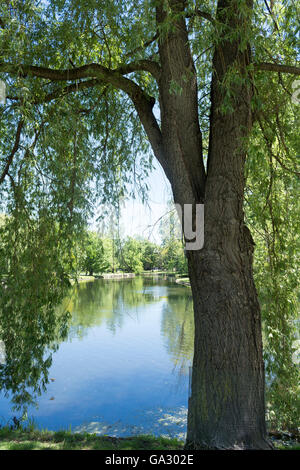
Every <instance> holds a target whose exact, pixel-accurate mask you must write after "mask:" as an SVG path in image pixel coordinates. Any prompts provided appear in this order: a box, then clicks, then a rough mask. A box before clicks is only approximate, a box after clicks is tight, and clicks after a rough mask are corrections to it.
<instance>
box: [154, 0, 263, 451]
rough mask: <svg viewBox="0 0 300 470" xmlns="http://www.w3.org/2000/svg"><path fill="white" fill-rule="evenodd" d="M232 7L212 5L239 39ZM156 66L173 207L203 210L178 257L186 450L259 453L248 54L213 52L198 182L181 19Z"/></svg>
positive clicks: (233, 46) (176, 6)
mask: <svg viewBox="0 0 300 470" xmlns="http://www.w3.org/2000/svg"><path fill="white" fill-rule="evenodd" d="M170 4H171V5H172V8H173V12H175V13H178V12H179V11H183V9H184V7H185V2H184V1H182V2H178V1H174V2H172V1H171V2H170ZM234 4H235V2H232V1H228V0H220V1H219V3H218V13H217V14H218V19H219V20H220V21H224V23H225V24H226V26H227V27H230V28H231V32H232V31H233V30H236V31H241V32H242V31H243V29H241V28H243V27H247V26H248V25H247V24H245V22H246V21H247V20H248V21H250V16H249V17H248V18H245V17H243V16H242V19H241V17H240V16H238V15H237V12H236V11H234ZM228 7H229V8H232V7H233V9H230V11H229V9H228ZM225 8H227V10H226V12H225V10H224V9H225ZM224 12H225V15H224ZM165 15H166V13H165V12H164V10H163V9H162V8H161V9H160V8H158V9H157V21H158V23H161V22H163V21H164V19H165ZM249 15H251V4H250V2H249ZM224 31H225V33H226V32H228V30H226V29H225V30H224ZM160 59H161V67H162V71H161V79H160V84H159V85H160V105H161V122H162V129H161V130H162V139H163V144H164V152H165V154H166V156H167V161H168V165H167V171H168V173H169V179H170V182H171V185H172V190H173V194H174V200H175V202H176V203H179V204H181V205H183V204H186V203H190V204H191V203H192V204H195V203H201V202H204V204H205V242H204V248H203V249H202V250H200V251H189V252H187V255H188V265H189V275H190V280H191V287H192V293H193V300H194V317H195V347H194V362H193V374H192V394H191V397H190V400H189V411H188V432H187V441H186V448H192V449H201V448H206V449H235V448H236V449H238V448H240V449H249V448H250V449H251V448H256V449H268V448H270V445H269V443H268V442H267V439H266V427H265V405H264V365H263V358H262V339H261V320H260V307H259V303H258V300H257V293H256V290H255V285H254V281H253V275H252V254H253V241H252V238H251V234H250V232H249V230H248V229H247V227H246V226H245V225H244V214H243V194H244V163H245V143H246V139H247V137H248V135H249V132H250V130H251V111H250V109H251V107H250V99H251V87H250V86H249V81H248V80H246V76H247V70H246V66H247V65H248V64H249V61H250V56H249V48H248V47H246V48H245V49H244V50H241V47H240V40H239V38H238V37H237V39H235V40H232V41H228V40H227V41H226V40H222V38H221V40H220V41H219V43H218V44H217V46H216V50H215V54H214V59H213V70H214V73H213V79H212V87H211V101H212V105H211V118H210V143H209V156H208V167H207V174H206V175H205V170H204V167H203V158H202V142H201V140H202V139H201V132H200V129H199V124H198V112H197V82H196V73H195V69H194V65H193V61H192V57H191V52H190V49H189V45H188V36H187V31H186V25H185V20H184V19H183V18H182V19H179V20H178V21H177V24H176V28H175V29H173V30H172V32H169V33H168V34H167V35H166V36H165V37H164V38H163V39H162V40H161V42H160ZM231 67H234V68H235V70H236V71H235V73H236V74H239V76H240V77H244V78H245V80H244V81H241V82H240V84H239V85H235V87H234V90H233V92H234V97H233V102H232V106H233V107H234V109H233V110H232V111H231V112H229V113H227V114H225V115H224V114H222V113H221V111H220V106H221V105H222V104H223V100H224V91H223V88H222V79H223V78H224V75H225V74H226V73H227V72H228V70H229V69H230V68H231ZM172 81H173V82H176V83H177V84H178V85H179V86H180V87H181V93H180V94H178V95H173V94H170V91H169V89H170V83H171V82H172Z"/></svg>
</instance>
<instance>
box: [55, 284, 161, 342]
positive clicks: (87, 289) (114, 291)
mask: <svg viewBox="0 0 300 470" xmlns="http://www.w3.org/2000/svg"><path fill="white" fill-rule="evenodd" d="M152 283H153V281H152V280H148V279H147V280H145V279H143V278H141V277H137V278H133V279H121V280H118V279H110V280H107V281H103V280H100V281H95V282H87V283H81V284H79V285H78V286H76V287H75V288H74V294H73V295H72V297H71V299H70V300H66V301H65V304H64V305H65V306H66V305H67V308H68V310H69V311H70V312H71V313H72V325H71V328H70V331H69V338H72V337H83V336H84V335H85V334H87V332H86V330H87V328H90V327H93V326H100V325H101V324H103V323H104V322H105V323H106V325H107V327H108V328H109V329H110V330H111V331H112V332H116V331H117V329H118V328H121V327H122V325H123V323H124V321H125V320H126V317H128V316H130V315H132V313H133V309H136V314H138V308H139V307H140V306H142V305H145V304H147V303H152V302H154V301H155V300H157V298H156V297H155V295H154V294H153V293H151V292H145V288H146V287H147V286H148V285H151V284H152Z"/></svg>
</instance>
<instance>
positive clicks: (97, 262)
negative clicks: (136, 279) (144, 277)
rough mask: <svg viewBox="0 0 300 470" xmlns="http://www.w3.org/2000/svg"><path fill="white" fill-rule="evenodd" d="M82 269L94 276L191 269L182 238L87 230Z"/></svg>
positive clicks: (81, 254) (80, 259) (80, 258)
mask: <svg viewBox="0 0 300 470" xmlns="http://www.w3.org/2000/svg"><path fill="white" fill-rule="evenodd" d="M78 269H79V270H80V271H82V272H84V273H86V274H88V275H90V276H92V275H93V274H95V273H105V272H116V271H119V270H121V271H124V272H132V273H141V272H142V271H153V270H163V271H174V272H177V273H181V274H183V273H187V263H186V257H185V254H184V250H183V245H182V242H181V240H178V239H173V238H169V239H165V240H163V242H162V243H161V244H157V243H153V242H151V241H149V240H147V239H143V238H141V237H136V238H134V237H127V238H125V239H115V238H106V237H101V236H100V235H99V234H97V233H96V232H93V231H87V232H86V233H85V236H84V239H83V242H82V244H81V245H80V247H79V249H78Z"/></svg>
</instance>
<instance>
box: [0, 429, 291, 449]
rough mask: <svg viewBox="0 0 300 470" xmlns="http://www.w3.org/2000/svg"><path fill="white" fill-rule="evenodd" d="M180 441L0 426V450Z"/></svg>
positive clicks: (169, 445) (179, 445)
mask: <svg viewBox="0 0 300 470" xmlns="http://www.w3.org/2000/svg"><path fill="white" fill-rule="evenodd" d="M271 440H272V441H273V444H274V448H275V449H276V450H300V444H299V443H296V442H295V441H284V440H273V439H272V437H271ZM183 446H184V442H183V441H180V440H177V439H170V438H165V437H155V436H150V435H144V436H141V435H140V436H133V437H110V436H97V435H95V434H87V433H84V434H72V433H71V432H70V431H56V432H52V431H38V430H35V429H29V430H28V429H27V430H26V429H22V428H21V429H15V430H12V429H10V428H9V427H4V428H0V451H1V450H114V451H128V450H183Z"/></svg>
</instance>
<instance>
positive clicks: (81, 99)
mask: <svg viewBox="0 0 300 470" xmlns="http://www.w3.org/2000/svg"><path fill="white" fill-rule="evenodd" d="M165 6H166V8H168V2H165ZM154 7H155V0H133V1H126V2H124V1H121V0H114V1H111V0H110V1H108V0H103V1H101V2H100V1H98V0H53V1H51V2H50V1H49V2H47V1H43V2H40V1H36V0H14V1H8V0H7V1H3V2H1V5H0V79H2V80H4V81H5V83H6V87H7V99H6V104H5V105H0V189H1V191H0V211H1V212H2V213H5V217H3V218H2V219H1V223H0V234H1V241H0V268H1V273H3V275H4V276H3V281H2V283H1V284H0V337H1V338H2V340H3V341H4V343H5V345H6V352H7V358H10V360H9V361H8V363H7V364H6V366H5V368H3V367H2V369H1V371H2V375H1V379H0V384H1V386H2V387H7V389H9V390H12V391H13V393H15V395H16V396H18V397H19V398H16V402H18V403H21V402H22V400H23V401H24V402H25V401H26V400H25V398H26V397H25V395H26V393H25V389H26V386H27V385H28V386H30V387H32V388H35V387H36V391H37V392H39V391H40V388H41V386H40V382H39V380H40V379H41V380H42V383H44V384H45V383H46V382H47V374H46V370H47V367H48V366H49V361H50V359H49V361H48V362H47V359H45V351H46V350H47V348H48V347H49V345H50V348H51V347H55V346H54V345H55V344H57V342H58V341H59V340H60V339H61V338H63V336H64V334H65V331H66V327H67V323H68V315H67V314H63V315H61V316H57V315H56V314H55V306H56V305H57V304H58V303H59V302H60V301H61V299H62V298H63V296H64V294H65V292H66V289H67V286H68V279H69V275H70V274H72V275H76V270H77V264H76V250H77V246H78V244H80V237H81V235H82V233H83V227H84V226H85V224H86V221H87V219H88V217H89V216H90V215H91V214H92V213H93V211H94V210H95V208H96V207H97V205H98V204H99V203H106V202H110V203H115V204H116V205H117V204H118V200H119V198H120V197H121V196H124V195H126V194H132V192H133V191H135V192H136V191H139V192H140V194H141V195H142V197H145V196H146V192H147V191H146V190H147V185H146V183H145V181H144V179H145V177H146V176H147V174H148V173H149V171H151V168H152V157H151V153H150V150H149V144H148V142H147V140H146V137H145V134H144V132H143V130H142V128H141V124H140V121H139V118H138V116H137V113H136V111H135V109H134V107H133V105H132V102H131V100H130V99H129V98H128V96H127V95H126V94H125V92H124V90H123V91H122V87H121V89H120V88H116V87H115V86H114V77H110V80H106V81H105V80H103V79H100V78H97V77H96V78H91V79H88V78H83V79H82V78H76V76H73V75H72V71H75V70H77V69H78V67H83V66H86V64H92V63H98V64H99V63H100V64H101V65H102V66H104V67H107V68H108V69H110V70H115V71H116V72H115V75H116V76H117V75H118V76H117V78H115V80H117V79H118V80H119V78H120V77H119V76H120V75H121V76H122V78H124V76H128V75H130V77H131V78H132V79H133V80H134V81H135V82H136V83H137V84H138V85H140V86H141V87H142V88H143V90H144V91H145V93H146V94H147V95H148V96H152V97H154V98H155V99H156V101H158V90H157V85H156V82H155V80H153V77H152V75H151V73H149V71H147V70H146V71H145V70H144V68H143V67H142V66H141V67H140V68H139V66H138V65H137V64H141V65H142V64H143V65H145V61H150V60H151V61H152V62H154V63H155V62H156V61H157V60H158V56H157V41H158V37H159V35H163V34H164V33H165V31H167V30H169V28H172V22H171V20H170V23H168V22H166V24H163V25H162V26H161V29H160V31H159V32H158V33H157V32H156V25H155V13H154ZM238 8H239V9H240V11H241V14H242V13H243V8H246V6H245V2H244V1H243V0H241V1H240V2H238ZM215 9H216V1H215V0H206V1H199V0H195V1H192V0H191V1H189V2H187V8H186V14H187V21H188V27H189V38H190V43H191V48H192V53H193V58H194V63H195V67H196V69H197V78H198V89H199V117H200V125H201V129H202V133H203V145H204V150H206V151H207V149H208V138H209V117H210V116H209V109H210V79H211V73H212V68H211V67H212V65H211V61H212V54H213V48H214V46H215V44H217V43H218V37H219V35H220V33H221V28H222V27H223V26H222V24H221V23H218V22H217V21H216V20H214V19H213V18H214V13H215ZM200 10H201V12H202V14H197V11H200ZM298 17H299V12H298V11H297V5H296V2H294V1H293V0H287V1H284V2H278V1H272V2H268V1H265V0H257V1H256V2H255V8H254V18H253V24H252V28H251V30H249V31H248V30H247V31H241V37H243V38H244V41H245V43H250V44H251V51H249V53H251V55H252V56H253V57H254V58H255V60H254V63H268V64H269V66H270V64H272V63H274V64H276V63H289V64H295V63H297V59H298V55H297V54H298V52H297V38H298V36H297V34H298V30H297V28H298V22H297V18H298ZM230 34H231V32H230V31H228V35H229V37H230ZM12 64H13V66H12ZM132 64H135V67H133V66H132ZM148 65H149V64H148ZM27 66H28V67H29V66H40V67H45V68H47V69H53V70H69V71H70V79H67V80H66V79H63V80H59V79H57V76H56V77H54V76H53V77H52V79H51V78H48V79H46V78H43V76H40V77H39V76H37V75H35V76H34V74H32V73H30V71H29V70H28V69H27V68H26V67H27ZM250 67H252V72H253V73H252V75H251V77H252V81H251V86H252V87H253V100H252V112H253V118H254V120H255V123H254V127H253V132H252V135H251V138H250V140H249V142H248V143H247V145H248V159H247V173H246V186H247V189H246V193H245V212H246V218H247V222H248V224H249V227H250V228H251V231H252V234H253V237H254V240H255V243H256V251H255V265H254V269H255V276H256V283H257V289H258V292H259V297H260V302H261V306H262V312H263V319H264V340H265V341H264V342H265V355H266V375H267V383H268V390H269V392H268V407H269V419H270V421H271V424H272V425H273V421H274V419H275V417H276V419H277V423H275V424H274V425H279V426H282V427H289V428H295V423H296V417H297V412H298V413H299V401H297V400H298V399H297V393H298V392H299V389H297V381H298V380H299V371H298V369H297V366H296V365H295V351H294V345H295V340H296V336H295V335H296V331H295V327H296V323H295V319H296V315H297V301H298V299H297V291H296V284H297V279H299V272H297V253H298V250H299V235H298V234H299V221H298V218H297V211H298V210H299V207H298V204H299V203H298V200H299V154H300V148H299V139H298V136H297V128H299V109H300V108H299V106H297V104H295V103H293V102H292V101H291V94H292V92H293V81H294V80H295V77H294V76H293V75H290V74H287V73H282V72H275V73H274V74H270V73H265V72H264V71H263V70H261V71H260V72H257V71H255V66H254V65H253V64H252V65H251V66H250ZM71 75H72V77H71ZM242 79H243V78H242V77H240V76H237V75H236V73H235V71H234V70H232V73H228V74H227V75H226V79H225V80H224V89H226V90H228V96H227V98H228V100H227V101H228V102H226V100H225V102H224V113H226V111H228V109H230V100H231V99H232V96H231V95H230V93H231V91H230V90H231V89H232V86H231V85H232V83H235V82H237V81H238V80H242ZM237 85H238V83H237ZM170 93H175V94H176V93H179V94H180V93H181V90H180V87H179V86H178V84H177V83H176V82H174V83H170ZM154 112H155V114H156V116H157V118H158V121H159V116H160V115H159V112H160V111H159V108H158V106H156V105H155V107H154ZM132 188H134V189H133V190H132ZM0 277H1V276H0ZM34 341H37V343H36V344H38V346H37V347H36V348H31V346H30V345H31V344H33V343H34ZM47 357H48V356H47ZM22 361H23V362H22ZM22 371H23V372H22ZM25 373H26V374H27V376H28V377H31V378H28V379H26V378H25V376H24V375H22V374H25ZM9 377H14V378H15V384H18V385H16V386H14V385H13V384H12V383H10V382H9V380H10V378H9ZM1 380H2V382H1ZM14 387H15V388H14ZM16 387H17V388H16ZM18 387H19V388H18ZM27 398H28V400H27V401H30V400H29V397H27ZM30 399H31V398H30ZM272 420H273V421H272Z"/></svg>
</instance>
